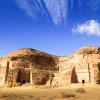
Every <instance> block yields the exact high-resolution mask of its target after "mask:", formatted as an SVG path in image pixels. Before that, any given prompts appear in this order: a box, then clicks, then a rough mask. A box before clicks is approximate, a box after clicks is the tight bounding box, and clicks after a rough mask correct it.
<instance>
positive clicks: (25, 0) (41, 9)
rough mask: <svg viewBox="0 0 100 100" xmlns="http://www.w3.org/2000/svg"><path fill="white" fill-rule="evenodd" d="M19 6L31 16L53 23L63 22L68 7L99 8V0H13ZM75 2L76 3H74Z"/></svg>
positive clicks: (65, 18) (66, 15)
mask: <svg viewBox="0 0 100 100" xmlns="http://www.w3.org/2000/svg"><path fill="white" fill-rule="evenodd" d="M15 1H16V2H17V4H18V5H19V7H20V8H21V9H22V10H24V11H25V12H26V14H27V15H29V16H30V17H32V18H43V20H46V21H48V20H49V21H52V22H53V23H54V24H55V25H59V24H65V23H66V21H67V17H68V12H69V8H70V7H71V9H74V8H73V7H74V5H78V7H79V8H80V9H82V7H83V8H84V5H85V7H88V9H90V10H93V9H95V10H97V9H98V8H100V0H88V1H87V0H15ZM76 3H77V4H76Z"/></svg>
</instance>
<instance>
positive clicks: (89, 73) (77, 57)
mask: <svg viewBox="0 0 100 100" xmlns="http://www.w3.org/2000/svg"><path fill="white" fill-rule="evenodd" d="M99 80H100V48H99V47H93V46H87V47H83V48H81V49H79V50H78V51H77V52H75V53H73V54H72V55H69V56H65V57H62V56H60V57H59V56H54V55H50V54H47V53H44V52H41V51H38V50H34V49H26V48H24V49H19V50H17V51H14V52H12V53H10V54H8V55H6V56H4V57H2V58H0V86H11V87H12V86H20V85H24V84H26V83H27V84H29V85H46V86H50V85H66V84H69V83H91V82H92V83H96V82H97V81H99Z"/></svg>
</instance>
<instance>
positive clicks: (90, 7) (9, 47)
mask: <svg viewBox="0 0 100 100" xmlns="http://www.w3.org/2000/svg"><path fill="white" fill-rule="evenodd" d="M87 45H94V46H100V0H88V1H87V0H0V56H2V55H5V54H7V53H9V52H11V51H13V50H16V49H18V48H34V49H39V50H41V51H45V52H48V53H50V54H55V55H68V54H71V53H73V52H74V51H76V50H77V49H79V48H80V47H83V46H87Z"/></svg>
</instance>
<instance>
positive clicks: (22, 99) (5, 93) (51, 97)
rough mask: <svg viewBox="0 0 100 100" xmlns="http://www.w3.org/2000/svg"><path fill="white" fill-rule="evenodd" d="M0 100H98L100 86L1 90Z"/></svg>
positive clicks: (99, 98) (99, 99)
mask: <svg viewBox="0 0 100 100" xmlns="http://www.w3.org/2000/svg"><path fill="white" fill-rule="evenodd" d="M0 100H100V86H99V85H88V86H79V87H78V86H70V87H60V88H43V87H41V88H39V87H17V88H16V87H15V88H1V89H0Z"/></svg>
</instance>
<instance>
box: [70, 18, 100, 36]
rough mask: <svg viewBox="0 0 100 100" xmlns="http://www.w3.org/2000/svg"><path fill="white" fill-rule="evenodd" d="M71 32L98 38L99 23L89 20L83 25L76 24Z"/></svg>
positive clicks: (99, 33)
mask: <svg viewBox="0 0 100 100" xmlns="http://www.w3.org/2000/svg"><path fill="white" fill-rule="evenodd" d="M72 32H73V33H79V34H87V35H98V36H100V23H99V22H98V21H96V20H89V21H87V22H85V23H83V24H77V25H76V26H74V27H73V29H72Z"/></svg>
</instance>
